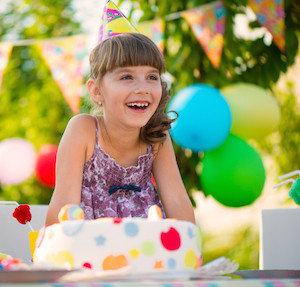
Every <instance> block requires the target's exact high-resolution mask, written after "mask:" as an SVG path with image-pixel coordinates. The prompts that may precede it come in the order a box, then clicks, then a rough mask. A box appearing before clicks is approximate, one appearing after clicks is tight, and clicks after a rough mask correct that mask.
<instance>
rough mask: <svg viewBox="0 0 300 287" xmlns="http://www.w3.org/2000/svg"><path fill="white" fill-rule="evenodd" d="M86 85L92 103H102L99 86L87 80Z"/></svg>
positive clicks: (93, 81)
mask: <svg viewBox="0 0 300 287" xmlns="http://www.w3.org/2000/svg"><path fill="white" fill-rule="evenodd" d="M86 85H87V89H88V91H89V94H90V96H91V98H92V99H93V101H94V102H96V103H98V102H102V100H103V98H102V95H101V92H100V89H99V86H98V85H97V82H96V81H95V80H94V79H89V80H88V81H87V84H86Z"/></svg>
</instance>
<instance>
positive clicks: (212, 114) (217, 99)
mask: <svg viewBox="0 0 300 287" xmlns="http://www.w3.org/2000/svg"><path fill="white" fill-rule="evenodd" d="M168 111H176V112H177V113H178V119H177V120H176V121H175V122H174V123H172V128H171V136H172V138H173V139H174V140H175V142H176V143H177V144H178V145H179V146H181V147H183V148H188V149H191V150H192V151H193V152H200V151H202V152H206V151H210V150H213V149H215V148H217V147H218V146H220V145H221V144H222V143H223V142H224V141H225V140H226V138H227V137H228V135H229V133H230V129H231V124H232V117H231V111H230V107H229V104H228V103H227V101H226V99H225V98H224V97H223V95H222V94H221V92H220V91H219V90H218V89H216V88H214V87H212V86H209V85H206V84H193V85H190V86H187V87H185V88H183V89H182V90H180V91H179V92H178V93H177V94H175V95H174V97H173V98H172V99H171V101H170V104H169V106H168Z"/></svg>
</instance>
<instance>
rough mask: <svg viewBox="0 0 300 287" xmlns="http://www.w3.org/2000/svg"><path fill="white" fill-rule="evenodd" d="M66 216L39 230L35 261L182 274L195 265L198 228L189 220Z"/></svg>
mask: <svg viewBox="0 0 300 287" xmlns="http://www.w3.org/2000/svg"><path fill="white" fill-rule="evenodd" d="M78 209H79V207H78ZM80 212H81V211H79V213H80ZM148 214H149V213H148ZM67 218H68V216H66V212H61V214H60V220H61V222H60V223H59V224H53V225H51V226H48V227H44V228H42V229H41V230H40V232H39V235H38V238H37V242H36V249H35V253H34V258H33V259H34V262H35V263H42V262H52V263H53V264H54V265H55V266H57V267H66V268H68V269H78V268H84V267H85V268H90V269H93V270H96V271H106V270H119V269H122V268H125V267H126V268H129V270H130V272H131V273H137V274H138V273H148V274H149V273H157V272H158V273H159V272H163V273H166V272H167V273H169V272H175V273H177V272H181V273H182V272H186V271H192V270H193V271H194V270H196V269H198V268H200V267H201V264H202V255H201V238H200V230H199V228H198V227H197V226H196V225H195V224H193V223H191V222H187V221H180V220H175V219H160V218H159V217H156V218H155V216H154V218H153V216H152V219H151V218H150V217H148V219H145V218H101V219H96V220H84V219H80V218H82V216H81V215H80V216H77V219H76V220H66V219H67Z"/></svg>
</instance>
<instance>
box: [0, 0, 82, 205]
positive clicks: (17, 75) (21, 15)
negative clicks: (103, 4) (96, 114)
mask: <svg viewBox="0 0 300 287" xmlns="http://www.w3.org/2000/svg"><path fill="white" fill-rule="evenodd" d="M50 2H51V1H50ZM50 2H49V1H48V0H40V1H34V0H26V1H25V0H24V1H20V0H19V1H11V2H9V5H8V8H7V10H6V11H5V12H4V13H3V14H2V15H0V39H1V41H8V40H22V39H46V38H54V37H64V36H69V35H72V34H79V33H80V32H81V30H80V25H79V24H78V23H74V22H73V21H72V15H73V10H72V7H71V6H70V1H66V0H63V1H55V5H54V3H52V2H51V3H50ZM72 115H73V114H72V112H71V110H70V108H69V106H68V105H67V103H66V102H65V100H64V98H63V95H62V94H61V92H60V89H59V88H58V86H57V85H56V83H55V82H54V80H53V78H52V76H51V74H50V71H49V69H48V67H47V66H46V64H45V62H44V60H43V59H42V58H41V55H40V53H39V52H38V51H37V49H36V48H35V47H34V46H33V45H26V46H18V45H16V46H14V48H13V50H12V54H11V57H10V60H9V62H8V66H7V69H6V72H5V74H4V77H3V82H2V86H1V90H0V119H1V120H0V122H1V129H0V141H1V140H3V139H5V138H10V137H21V138H25V139H27V140H29V141H30V142H31V143H32V144H33V145H34V146H35V148H36V150H37V151H38V150H39V148H40V147H41V146H42V145H43V144H47V143H53V144H58V143H59V140H60V138H61V136H62V133H63V131H64V129H65V127H66V124H67V122H68V120H69V119H70V117H71V116H72ZM1 189H2V190H1V192H0V198H2V199H5V200H16V201H18V202H20V203H31V204H34V203H35V204H37V203H39V204H42V203H49V200H50V197H51V195H52V190H51V189H49V188H47V187H44V186H42V185H40V184H39V183H38V182H37V181H36V179H35V177H32V178H30V179H29V180H28V181H26V182H25V183H23V184H20V185H15V186H2V187H1Z"/></svg>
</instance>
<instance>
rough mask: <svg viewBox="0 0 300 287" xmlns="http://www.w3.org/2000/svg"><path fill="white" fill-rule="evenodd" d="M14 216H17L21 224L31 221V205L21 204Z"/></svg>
mask: <svg viewBox="0 0 300 287" xmlns="http://www.w3.org/2000/svg"><path fill="white" fill-rule="evenodd" d="M13 217H15V218H16V219H17V220H18V221H19V222H20V223H21V224H26V223H27V222H30V221H31V213H30V207H29V205H27V204H21V205H19V206H18V207H17V208H16V209H15V211H14V213H13Z"/></svg>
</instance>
